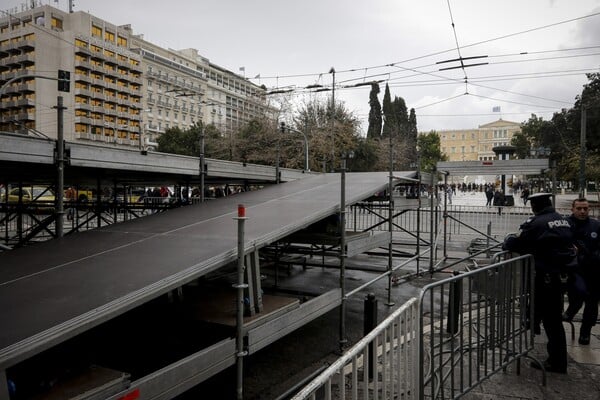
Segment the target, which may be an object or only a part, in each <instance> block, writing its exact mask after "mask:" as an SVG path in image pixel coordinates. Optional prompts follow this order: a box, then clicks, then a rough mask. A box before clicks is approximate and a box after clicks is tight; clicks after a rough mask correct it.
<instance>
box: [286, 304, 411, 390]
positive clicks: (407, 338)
mask: <svg viewBox="0 0 600 400" xmlns="http://www.w3.org/2000/svg"><path fill="white" fill-rule="evenodd" d="M418 324H419V315H418V305H417V299H416V298H412V299H410V300H409V301H407V302H406V303H405V304H403V305H402V306H401V307H400V308H398V309H397V310H396V311H394V312H393V313H392V314H390V315H389V316H388V317H387V318H386V319H385V320H384V321H383V322H382V323H381V324H379V325H378V326H377V327H376V328H375V329H373V330H372V331H371V332H370V333H369V334H367V335H366V336H365V337H364V338H362V339H361V340H360V341H359V342H358V343H356V344H355V345H354V346H353V347H352V348H351V349H350V350H348V351H347V352H346V353H345V354H344V355H343V356H342V357H341V358H339V359H338V360H337V361H336V362H334V363H333V364H331V365H330V366H329V367H328V368H327V369H326V370H325V371H323V372H322V373H321V374H320V375H319V376H317V377H316V378H315V379H314V380H313V381H311V382H310V383H309V384H308V385H307V386H305V387H304V388H303V389H302V390H301V391H300V392H299V393H298V394H296V395H295V396H294V397H293V398H292V400H301V399H312V400H315V399H317V398H318V399H325V400H330V399H367V398H369V399H399V398H402V399H407V400H409V399H417V398H418V397H416V395H417V393H418V390H417V388H416V385H417V383H418V373H417V371H418V368H417V365H418V364H417V363H418V343H419V339H418V337H417V329H418ZM371 357H373V358H374V361H375V362H372V363H371V362H368V361H367V360H369V359H370V358H371ZM371 365H373V366H376V367H373V369H372V370H371V367H370V366H371Z"/></svg>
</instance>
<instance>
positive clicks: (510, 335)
mask: <svg viewBox="0 0 600 400" xmlns="http://www.w3.org/2000/svg"><path fill="white" fill-rule="evenodd" d="M506 256H509V255H508V254H507V253H499V255H498V257H495V258H494V260H502V259H503V258H505V257H506ZM533 276H534V273H533V259H532V257H531V256H530V255H525V256H519V257H516V258H510V259H506V260H502V261H499V262H496V263H495V264H493V265H489V266H487V267H481V268H478V269H476V270H473V271H468V272H464V273H458V274H457V275H455V276H453V277H451V278H448V279H444V280H442V281H440V282H436V283H432V284H430V285H427V286H425V287H424V288H423V289H422V291H421V294H420V297H419V299H418V300H417V299H415V298H412V299H410V300H409V301H408V302H406V303H405V304H404V305H402V306H401V307H400V308H398V309H397V310H396V311H394V312H393V313H392V314H391V315H390V316H388V317H387V318H386V319H385V320H384V321H383V322H382V323H381V324H380V325H378V326H377V327H376V328H375V329H374V330H373V331H371V332H370V333H369V334H368V335H366V336H365V337H364V338H363V339H361V340H360V341H359V342H358V343H356V345H354V346H353V347H352V348H351V349H350V350H348V351H347V352H346V353H345V354H344V355H343V356H342V357H341V358H339V359H338V360H337V361H335V362H334V363H333V364H332V365H331V366H329V367H328V368H327V369H326V370H325V371H323V372H322V373H321V374H320V375H319V376H317V377H316V378H315V379H314V380H312V381H311V382H310V383H309V384H308V385H307V386H305V387H304V388H303V389H302V390H301V391H300V392H299V393H298V394H296V395H295V396H294V397H293V400H303V399H313V400H314V399H317V398H319V399H326V400H328V399H334V398H335V399H352V400H353V399H381V400H389V399H398V398H402V399H419V400H421V399H431V400H434V399H456V398H459V397H461V396H462V395H464V394H466V393H467V392H469V391H470V390H471V389H473V388H474V387H476V386H477V385H478V384H480V383H481V382H482V381H484V380H485V379H488V378H489V377H490V376H492V375H493V374H495V373H497V372H499V371H500V370H505V369H506V368H507V367H508V365H509V364H511V363H513V362H516V366H517V374H518V373H520V360H521V358H523V357H528V358H531V359H534V360H535V358H533V357H532V356H531V355H530V354H529V353H530V352H531V350H533V346H534V334H533V332H534V330H533V307H530V305H531V304H533V283H532V282H533ZM370 357H372V360H373V361H370ZM366 360H369V361H366ZM536 362H538V363H539V361H538V360H536ZM544 380H545V377H544Z"/></svg>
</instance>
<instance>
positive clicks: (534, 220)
mask: <svg viewBox="0 0 600 400" xmlns="http://www.w3.org/2000/svg"><path fill="white" fill-rule="evenodd" d="M502 248H503V249H504V250H509V251H514V252H516V253H519V254H532V255H533V258H534V260H535V269H536V271H537V272H538V273H562V272H567V269H568V268H569V267H572V266H574V263H575V261H576V259H575V251H574V247H573V233H572V230H571V225H570V223H569V221H568V219H566V218H564V217H563V216H562V215H560V214H559V213H557V212H556V211H555V210H554V207H551V206H549V207H546V208H544V209H542V210H541V211H540V212H539V213H537V214H536V215H534V216H533V217H530V218H529V219H527V221H525V222H524V223H523V224H522V225H521V227H520V230H519V233H518V234H517V235H512V236H509V237H507V238H506V240H505V241H504V243H503V246H502Z"/></svg>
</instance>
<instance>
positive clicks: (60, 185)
mask: <svg viewBox="0 0 600 400" xmlns="http://www.w3.org/2000/svg"><path fill="white" fill-rule="evenodd" d="M54 108H56V110H57V111H56V112H57V116H56V125H57V126H56V171H57V178H56V220H55V228H56V237H58V238H61V237H63V234H64V229H63V228H64V221H63V215H64V213H65V210H64V204H63V198H64V186H65V159H64V157H65V141H64V132H63V129H64V123H63V111H64V110H65V109H66V107H64V106H63V97H62V96H58V97H57V99H56V107H54Z"/></svg>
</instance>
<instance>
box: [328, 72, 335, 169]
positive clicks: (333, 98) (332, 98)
mask: <svg viewBox="0 0 600 400" xmlns="http://www.w3.org/2000/svg"><path fill="white" fill-rule="evenodd" d="M329 73H330V74H331V77H332V78H331V82H332V83H331V172H333V171H334V170H335V134H334V132H333V129H334V128H335V68H333V67H331V69H330V70H329Z"/></svg>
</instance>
